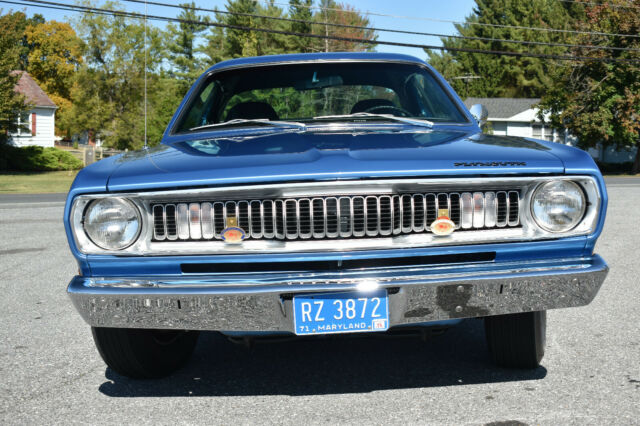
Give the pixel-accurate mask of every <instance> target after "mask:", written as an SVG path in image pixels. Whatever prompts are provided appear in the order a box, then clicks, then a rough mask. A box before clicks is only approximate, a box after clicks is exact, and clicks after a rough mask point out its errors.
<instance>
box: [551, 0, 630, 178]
mask: <svg viewBox="0 0 640 426" xmlns="http://www.w3.org/2000/svg"><path fill="white" fill-rule="evenodd" d="M628 5H629V4H628V3H627V2H625V1H623V0H610V1H609V2H608V3H607V4H602V5H598V6H592V7H589V8H588V9H587V19H586V20H585V21H584V22H583V23H582V24H581V25H580V29H582V30H585V31H592V32H604V33H616V34H628V35H629V36H633V37H624V36H616V37H611V36H603V35H602V36H598V35H592V34H591V35H589V34H582V35H580V37H579V38H578V41H579V42H580V44H587V43H593V44H597V45H599V46H610V47H622V48H631V49H635V50H631V51H615V52H613V53H612V52H610V51H602V50H593V49H584V48H576V49H574V50H573V51H572V52H571V53H573V54H575V55H576V56H586V57H593V58H594V59H596V58H602V57H615V58H616V59H619V60H621V61H620V62H602V61H596V60H594V61H589V60H586V61H576V62H575V63H573V64H571V65H572V66H570V67H565V68H562V69H559V70H558V71H557V72H556V73H555V74H554V75H553V76H552V80H553V84H552V85H551V87H550V89H549V90H548V91H547V92H546V93H545V94H544V96H543V98H542V103H541V105H540V106H541V117H542V116H543V115H544V114H546V113H548V114H549V115H550V120H551V123H552V125H553V126H555V127H556V128H567V129H569V131H570V132H571V133H572V134H573V135H575V136H576V137H577V138H578V140H579V144H580V146H581V147H583V148H586V147H593V146H595V145H597V144H598V143H602V144H604V145H605V146H615V147H623V146H634V145H635V146H639V145H640V52H639V50H640V39H639V38H637V35H638V34H640V9H638V8H633V7H624V6H628ZM620 6H622V7H620ZM624 60H626V62H622V61H624ZM639 172H640V149H638V151H637V154H636V157H635V161H634V164H633V173H639Z"/></svg>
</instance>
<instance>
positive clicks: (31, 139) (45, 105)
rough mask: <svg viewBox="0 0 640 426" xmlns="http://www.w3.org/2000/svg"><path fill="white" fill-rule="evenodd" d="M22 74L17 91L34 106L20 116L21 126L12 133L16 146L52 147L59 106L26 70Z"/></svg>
mask: <svg viewBox="0 0 640 426" xmlns="http://www.w3.org/2000/svg"><path fill="white" fill-rule="evenodd" d="M14 73H16V74H20V79H19V80H18V83H17V84H16V87H15V91H16V92H18V93H20V94H22V95H23V96H24V97H25V98H26V101H27V103H28V104H30V105H32V108H31V109H30V110H29V111H28V112H25V113H24V114H22V115H21V116H20V117H18V124H19V128H18V131H17V132H16V133H12V134H11V142H12V143H13V144H14V145H16V146H29V145H37V146H43V147H52V146H53V144H54V142H55V119H56V117H55V112H56V109H58V107H57V106H56V104H55V103H54V102H53V101H52V100H51V99H50V98H49V96H47V94H46V93H45V92H44V91H43V90H42V89H41V88H40V86H38V83H36V82H35V80H34V79H33V78H31V76H30V75H29V74H28V73H27V72H25V71H14Z"/></svg>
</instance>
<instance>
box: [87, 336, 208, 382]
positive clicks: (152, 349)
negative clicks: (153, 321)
mask: <svg viewBox="0 0 640 426" xmlns="http://www.w3.org/2000/svg"><path fill="white" fill-rule="evenodd" d="M91 332H92V334H93V341H94V342H95V343H96V347H97V348H98V352H100V356H101V357H102V359H103V360H104V362H105V363H106V364H107V365H108V366H109V367H110V368H111V369H112V370H114V371H115V372H116V373H118V374H120V375H122V376H127V377H130V378H132V379H156V378H159V377H164V376H168V375H169V374H171V373H173V372H174V371H176V370H178V369H179V368H180V367H182V366H183V365H184V364H185V363H186V362H187V361H188V360H189V357H191V354H192V353H193V349H194V348H195V346H196V343H197V341H198V334H199V332H197V331H181V330H143V329H134V328H102V327H91Z"/></svg>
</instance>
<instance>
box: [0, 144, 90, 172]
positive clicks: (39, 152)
mask: <svg viewBox="0 0 640 426" xmlns="http://www.w3.org/2000/svg"><path fill="white" fill-rule="evenodd" d="M82 166H83V164H82V161H80V160H79V159H77V158H76V157H74V156H73V155H72V154H71V153H69V152H67V151H63V150H61V149H58V148H43V147H41V146H27V147H24V148H18V147H15V146H11V145H7V144H0V170H2V171H16V172H47V171H55V170H77V169H81V168H82Z"/></svg>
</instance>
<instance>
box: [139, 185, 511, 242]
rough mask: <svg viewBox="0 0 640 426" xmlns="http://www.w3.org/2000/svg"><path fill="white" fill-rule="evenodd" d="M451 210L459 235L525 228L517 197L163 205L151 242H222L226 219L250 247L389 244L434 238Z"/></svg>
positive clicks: (155, 210)
mask: <svg viewBox="0 0 640 426" xmlns="http://www.w3.org/2000/svg"><path fill="white" fill-rule="evenodd" d="M440 209H446V210H447V211H448V212H449V218H450V219H451V220H452V221H453V222H454V223H455V227H456V229H460V230H466V231H471V230H479V229H492V228H504V227H517V226H519V225H520V219H519V218H520V193H519V191H497V192H491V191H489V192H460V193H458V192H452V193H427V194H400V195H391V194H386V195H369V196H360V195H350V196H340V197H333V196H327V197H311V198H287V199H275V200H234V201H210V202H209V201H207V202H197V203H194V202H191V203H186V202H185V203H160V204H153V205H152V206H151V212H152V215H153V240H154V241H165V240H169V241H175V240H181V241H184V240H219V239H221V236H220V234H221V233H222V231H223V230H224V228H225V227H226V223H227V218H231V217H234V218H236V219H237V223H238V226H239V227H240V228H242V229H244V230H245V232H246V237H247V239H252V240H272V239H276V240H307V239H339V238H361V237H385V236H391V235H402V234H412V233H424V232H431V231H430V225H431V224H432V223H433V222H434V221H435V220H436V219H437V216H438V211H439V210H440Z"/></svg>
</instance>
